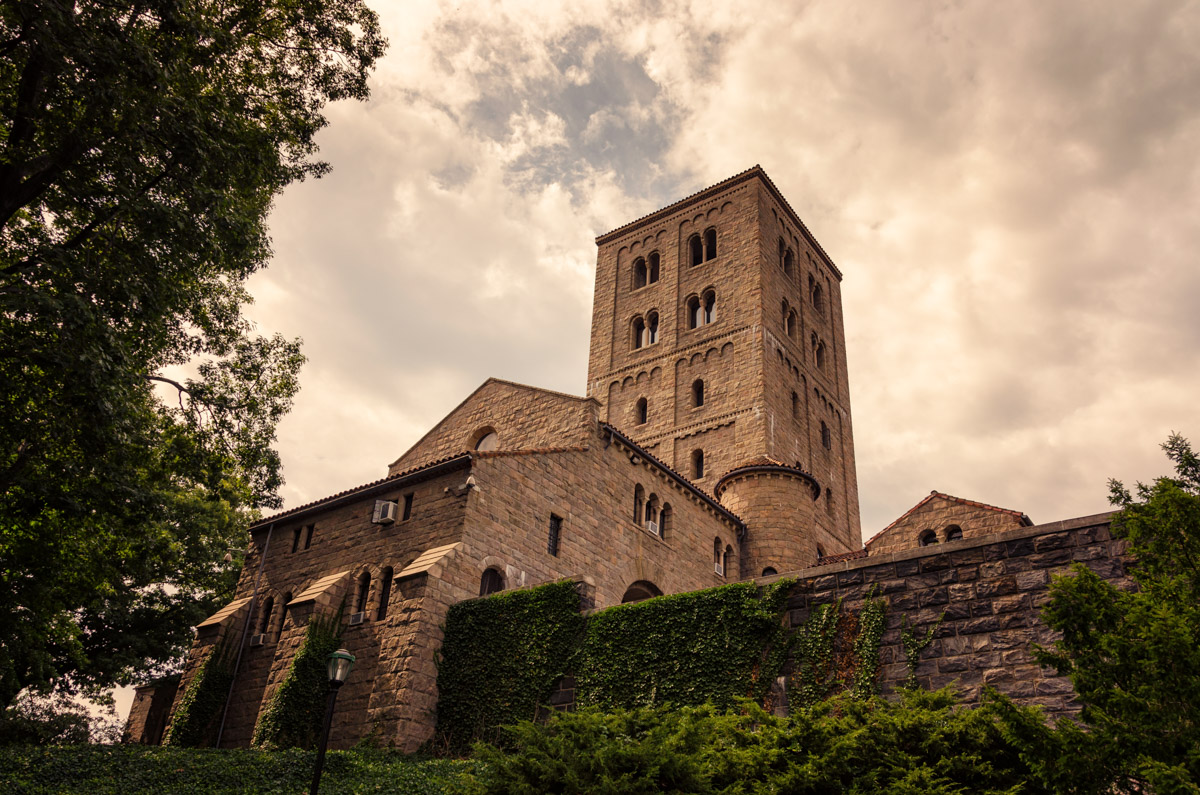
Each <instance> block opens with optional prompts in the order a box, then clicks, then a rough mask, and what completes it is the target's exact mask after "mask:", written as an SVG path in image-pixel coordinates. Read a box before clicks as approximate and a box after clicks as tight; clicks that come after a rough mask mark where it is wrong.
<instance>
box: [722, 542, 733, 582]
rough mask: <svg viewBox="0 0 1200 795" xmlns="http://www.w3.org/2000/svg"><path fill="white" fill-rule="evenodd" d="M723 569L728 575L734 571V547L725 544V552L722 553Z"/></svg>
mask: <svg viewBox="0 0 1200 795" xmlns="http://www.w3.org/2000/svg"><path fill="white" fill-rule="evenodd" d="M721 570H722V571H723V572H724V574H725V576H726V577H728V576H729V575H730V573H731V572H732V571H733V547H731V546H729V545H728V544H726V545H725V553H724V554H723V555H721Z"/></svg>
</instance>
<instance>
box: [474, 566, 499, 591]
mask: <svg viewBox="0 0 1200 795" xmlns="http://www.w3.org/2000/svg"><path fill="white" fill-rule="evenodd" d="M503 590H504V575H503V574H501V573H500V570H499V569H496V568H491V569H488V570H486V571H485V572H484V573H483V576H482V577H480V578H479V595H480V596H487V595H488V594H493V593H497V592H499V591H503Z"/></svg>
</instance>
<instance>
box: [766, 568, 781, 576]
mask: <svg viewBox="0 0 1200 795" xmlns="http://www.w3.org/2000/svg"><path fill="white" fill-rule="evenodd" d="M778 573H779V572H777V571H775V567H774V566H767V567H766V568H765V569H763V573H762V576H764V577H774V576H775V575H776V574H778Z"/></svg>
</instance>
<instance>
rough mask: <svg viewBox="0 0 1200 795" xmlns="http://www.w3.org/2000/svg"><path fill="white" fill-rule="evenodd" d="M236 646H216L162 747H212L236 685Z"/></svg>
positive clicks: (185, 696) (181, 703)
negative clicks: (218, 720) (234, 672)
mask: <svg viewBox="0 0 1200 795" xmlns="http://www.w3.org/2000/svg"><path fill="white" fill-rule="evenodd" d="M233 650H234V644H233V643H232V642H229V641H228V639H226V640H223V641H221V642H220V643H218V644H217V645H215V646H214V647H213V649H212V651H210V652H209V653H208V656H207V657H205V658H204V662H202V663H200V667H199V669H198V670H197V671H196V675H195V676H193V677H192V681H191V682H189V683H188V686H187V690H185V691H184V692H183V698H181V699H180V700H179V708H178V709H176V710H175V715H174V717H172V718H171V725H170V726H168V727H167V731H166V734H165V735H164V736H163V745H178V746H181V747H183V748H196V747H200V746H207V745H211V744H213V742H214V740H215V738H216V731H217V728H216V724H217V716H218V715H220V714H221V711H222V709H223V708H224V706H225V699H226V698H227V697H228V696H229V686H230V685H231V684H232V683H233V657H234V655H233Z"/></svg>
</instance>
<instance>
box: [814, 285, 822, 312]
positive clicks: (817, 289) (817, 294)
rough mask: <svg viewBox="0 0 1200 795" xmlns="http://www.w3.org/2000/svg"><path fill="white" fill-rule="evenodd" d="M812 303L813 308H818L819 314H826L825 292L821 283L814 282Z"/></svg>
mask: <svg viewBox="0 0 1200 795" xmlns="http://www.w3.org/2000/svg"><path fill="white" fill-rule="evenodd" d="M812 305H813V309H815V310H817V314H818V315H823V314H825V294H824V293H823V292H822V290H821V285H819V284H814V285H813V288H812Z"/></svg>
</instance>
